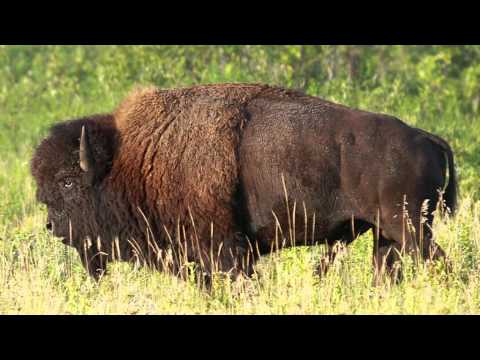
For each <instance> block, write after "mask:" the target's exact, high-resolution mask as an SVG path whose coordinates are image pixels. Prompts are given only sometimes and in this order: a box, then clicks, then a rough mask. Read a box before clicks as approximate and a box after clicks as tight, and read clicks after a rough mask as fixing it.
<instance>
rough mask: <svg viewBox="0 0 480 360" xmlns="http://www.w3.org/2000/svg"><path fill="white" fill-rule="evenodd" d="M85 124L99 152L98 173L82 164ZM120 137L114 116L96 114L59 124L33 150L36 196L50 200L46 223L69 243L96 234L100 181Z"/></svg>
mask: <svg viewBox="0 0 480 360" xmlns="http://www.w3.org/2000/svg"><path fill="white" fill-rule="evenodd" d="M82 127H85V129H86V131H87V133H88V139H89V143H90V148H91V150H92V152H93V156H94V158H95V174H94V176H87V174H85V172H84V171H83V170H82V169H81V168H80V165H79V160H80V158H79V145H80V134H81V129H82ZM115 139H116V136H115V130H114V127H113V117H112V116H111V115H94V116H91V117H85V118H81V119H76V120H70V121H67V122H63V123H59V124H56V125H54V126H53V127H52V128H51V129H50V134H49V136H48V137H47V138H46V139H45V140H43V141H42V142H41V144H40V145H39V146H38V148H37V150H36V152H35V154H34V157H33V159H32V162H31V171H32V175H33V176H34V178H35V179H36V181H37V185H38V189H37V199H38V201H40V202H42V203H44V204H46V205H47V208H48V220H47V227H48V228H49V229H51V230H52V231H53V234H54V235H55V236H58V237H60V238H62V241H63V242H64V243H66V244H70V245H72V246H74V247H76V248H80V247H81V245H80V244H81V243H82V241H83V240H84V239H85V238H86V237H87V236H88V237H91V238H92V239H95V233H94V232H92V230H93V229H95V227H96V225H95V224H96V222H97V221H96V220H97V219H96V216H95V215H96V213H97V211H96V207H97V205H98V204H97V202H98V198H99V197H100V191H101V186H100V184H101V182H102V180H103V178H104V177H105V175H106V174H107V173H108V171H109V170H110V168H111V163H112V158H113V156H114V143H115ZM70 225H71V226H70Z"/></svg>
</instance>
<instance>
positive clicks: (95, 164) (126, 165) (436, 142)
mask: <svg viewBox="0 0 480 360" xmlns="http://www.w3.org/2000/svg"><path fill="white" fill-rule="evenodd" d="M454 169H455V168H454V161H453V154H452V151H451V149H450V147H449V145H448V144H447V143H446V142H445V141H444V140H442V139H440V138H439V137H437V136H435V135H432V134H429V133H427V132H425V131H422V130H420V129H416V128H413V127H410V126H408V125H406V124H405V123H403V122H402V121H400V120H398V119H397V118H395V117H392V116H388V115H383V114H376V113H371V112H366V111H360V110H356V109H351V108H348V107H346V106H342V105H338V104H335V103H332V102H329V101H325V100H322V99H320V98H318V97H313V96H308V95H305V94H304V93H302V92H299V91H293V90H287V89H283V88H279V87H272V86H267V85H261V84H252V85H249V84H220V85H205V86H194V87H189V88H183V89H172V90H161V89H157V88H154V87H149V88H138V89H136V90H135V91H133V92H132V93H131V94H130V95H129V96H127V98H126V99H125V100H124V101H123V102H122V103H121V104H120V105H119V106H118V108H117V109H116V110H115V111H113V112H112V113H108V114H103V115H93V116H88V117H84V118H80V119H75V120H70V121H67V122H62V123H58V124H56V125H54V126H53V127H52V128H51V130H50V135H49V136H48V138H46V139H45V140H43V141H42V143H41V144H40V145H39V146H38V148H37V150H36V152H35V154H34V157H33V160H32V164H31V170H32V174H33V176H34V178H35V179H36V182H37V187H38V191H37V197H38V200H39V201H40V202H42V203H44V204H46V205H47V208H48V220H47V228H48V229H49V230H51V231H52V232H53V234H54V235H55V236H57V237H60V238H62V240H63V243H65V244H67V245H71V246H73V247H75V248H76V249H77V250H78V253H79V255H80V257H81V259H82V263H83V264H84V266H85V268H86V269H87V271H88V272H89V273H90V274H91V275H92V276H94V277H95V278H98V277H99V276H101V275H102V274H103V273H104V272H105V270H106V266H107V263H108V262H109V261H112V260H115V259H121V260H127V261H132V260H134V261H140V262H143V263H145V264H147V265H151V266H154V267H156V268H159V269H164V268H165V266H168V267H169V268H170V269H172V270H173V271H175V272H176V273H179V274H183V273H184V271H183V269H184V264H185V263H193V264H196V268H198V269H201V270H202V273H203V274H206V276H207V278H208V275H210V274H211V273H212V271H213V270H215V269H216V270H219V271H222V272H229V273H230V274H232V275H233V276H236V275H238V274H239V273H245V274H247V275H248V274H251V273H252V271H253V265H254V263H255V261H256V260H257V259H258V258H259V257H260V256H261V255H263V254H267V253H270V252H272V251H273V250H276V249H279V248H281V247H288V246H292V245H314V244H321V243H324V244H327V248H328V249H329V252H328V257H326V258H325V259H324V261H327V262H328V260H330V261H331V260H333V257H334V255H335V252H334V251H333V250H332V249H334V245H335V244H337V243H344V244H348V243H350V242H352V241H353V240H354V239H355V238H357V237H358V236H359V235H360V234H362V233H364V232H366V231H367V230H369V229H373V234H374V256H373V258H374V266H375V269H376V270H379V271H376V273H377V274H378V273H380V272H381V271H380V270H382V269H385V268H386V270H387V271H388V272H390V273H392V271H393V269H394V263H395V262H396V260H398V257H399V255H400V254H401V253H412V252H416V253H417V254H422V255H423V257H424V258H433V259H437V258H440V257H443V256H444V255H445V254H444V252H443V250H442V249H441V248H440V247H439V246H438V245H436V244H435V243H434V241H433V239H432V232H431V228H430V225H431V223H432V221H433V212H434V210H435V209H436V206H437V203H438V201H439V199H442V198H443V200H444V203H445V205H446V206H447V207H448V208H450V210H451V211H452V212H453V211H454V209H455V202H456V186H457V184H456V176H455V170H454ZM441 195H443V197H441ZM425 200H428V201H425ZM214 268H215V269H214Z"/></svg>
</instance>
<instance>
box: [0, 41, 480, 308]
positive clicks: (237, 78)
mask: <svg viewBox="0 0 480 360" xmlns="http://www.w3.org/2000/svg"><path fill="white" fill-rule="evenodd" d="M219 82H255V83H257V82H262V83H268V84H276V85H281V86H285V87H291V88H300V89H303V90H304V91H305V92H306V93H308V94H310V95H315V96H320V97H322V98H325V99H327V100H331V101H334V102H338V103H342V104H344V105H347V106H351V107H355V108H360V109H364V110H369V111H374V112H381V113H387V114H391V115H395V116H397V117H398V118H400V119H402V120H403V121H405V122H406V123H408V124H411V125H414V126H416V127H420V128H422V129H425V130H427V131H430V132H433V133H435V134H437V135H440V136H441V137H443V138H444V139H446V140H447V141H448V142H449V143H450V145H451V146H452V148H453V151H454V154H455V161H456V168H457V173H458V178H459V202H458V210H457V215H456V216H455V217H448V216H447V217H445V218H444V219H440V218H438V219H437V220H436V221H435V223H434V228H433V230H434V234H435V237H436V241H437V242H438V243H439V244H440V245H441V246H442V247H443V249H445V251H446V252H447V253H448V255H449V257H450V259H451V262H452V265H453V268H452V271H451V272H450V273H449V274H446V273H445V272H443V271H441V269H439V266H437V265H430V266H427V265H426V264H421V265H420V266H419V267H414V266H413V261H412V260H411V259H410V258H405V259H404V269H405V278H404V281H403V282H401V283H400V284H398V285H394V284H391V283H389V282H388V281H385V283H384V284H382V285H380V286H376V287H374V286H372V277H373V271H372V266H371V265H372V246H373V241H372V235H371V233H367V234H365V235H363V236H362V237H360V238H359V239H357V240H356V241H355V242H354V243H353V244H352V245H351V246H349V247H348V248H347V249H344V251H343V252H342V254H341V255H340V256H339V257H338V259H337V261H336V262H335V263H334V265H333V267H332V268H331V269H330V271H329V272H328V273H327V275H326V276H325V277H324V278H321V279H320V278H319V277H318V276H316V275H315V274H314V266H315V263H316V261H317V260H318V259H319V257H320V256H321V253H322V250H323V249H322V247H321V246H319V247H315V248H305V247H297V248H295V249H289V250H284V251H281V252H277V253H274V254H272V255H271V256H266V257H264V258H263V259H262V260H261V261H260V263H259V264H258V274H256V275H254V276H253V277H252V278H249V279H240V280H238V281H236V282H230V281H227V280H222V281H218V282H216V283H215V284H214V287H213V289H212V291H211V292H205V291H202V290H201V289H200V288H199V287H198V286H197V284H196V283H195V279H193V278H192V279H189V280H187V281H183V280H179V279H177V278H176V277H173V276H171V275H169V274H165V273H159V272H155V271H151V270H149V269H147V268H142V267H140V268H139V267H135V266H133V265H131V264H126V263H114V264H112V265H110V268H109V275H108V276H106V277H104V278H103V279H102V280H101V281H100V282H99V283H96V282H95V281H93V280H91V279H90V278H89V277H88V276H87V275H86V273H85V271H84V269H83V267H82V265H81V263H80V259H79V257H78V255H77V253H76V252H74V251H73V250H71V249H69V248H65V247H64V246H63V245H62V244H61V243H60V242H59V240H58V239H55V238H54V237H52V236H51V235H49V233H48V232H47V231H46V229H45V222H46V221H45V219H46V209H45V207H44V206H43V205H41V204H39V203H37V202H36V200H35V184H34V181H33V179H32V176H31V174H30V159H31V156H32V153H33V150H34V148H35V146H36V145H37V144H38V143H39V141H40V140H41V139H42V138H43V137H44V136H45V135H46V134H47V131H48V128H49V126H51V125H52V124H54V123H56V122H59V121H63V120H67V119H72V118H75V117H80V116H84V115H89V114H94V113H103V112H109V111H111V110H112V109H113V108H114V107H115V106H116V105H117V104H118V102H119V101H120V100H121V99H122V98H123V97H124V96H125V95H126V94H127V93H128V92H129V91H130V90H131V89H132V87H133V86H135V85H137V84H144V85H147V84H153V85H156V86H159V87H163V88H170V87H181V86H188V85H192V84H200V83H219ZM479 169H480V47H479V46H5V45H1V46H0V314H478V313H480V191H479V189H480V179H479V176H478V175H479Z"/></svg>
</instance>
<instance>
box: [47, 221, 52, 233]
mask: <svg viewBox="0 0 480 360" xmlns="http://www.w3.org/2000/svg"><path fill="white" fill-rule="evenodd" d="M46 227H47V230H48V231H52V223H51V222H50V221H49V222H47V225H46Z"/></svg>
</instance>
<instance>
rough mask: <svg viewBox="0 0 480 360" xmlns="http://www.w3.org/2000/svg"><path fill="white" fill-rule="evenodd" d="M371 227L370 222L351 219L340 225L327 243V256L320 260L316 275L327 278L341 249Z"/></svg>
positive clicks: (330, 235)
mask: <svg viewBox="0 0 480 360" xmlns="http://www.w3.org/2000/svg"><path fill="white" fill-rule="evenodd" d="M371 227H372V225H371V224H370V223H369V222H367V221H364V220H361V219H353V220H352V219H351V220H348V221H345V222H343V223H342V224H340V225H339V226H338V227H337V228H336V229H335V230H334V231H333V232H332V233H331V234H329V236H328V238H327V242H326V254H325V255H323V256H322V257H321V258H320V260H319V262H318V264H317V265H316V267H315V274H316V275H318V276H320V277H323V276H325V275H326V274H327V271H328V269H329V267H330V266H331V265H332V264H333V262H334V261H335V258H336V256H337V254H338V253H339V252H340V251H341V249H342V248H344V247H345V246H348V245H349V244H350V243H352V242H353V241H354V240H355V239H357V238H358V237H359V236H360V235H362V234H363V233H365V232H366V231H368V230H369V229H370V228H371Z"/></svg>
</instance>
